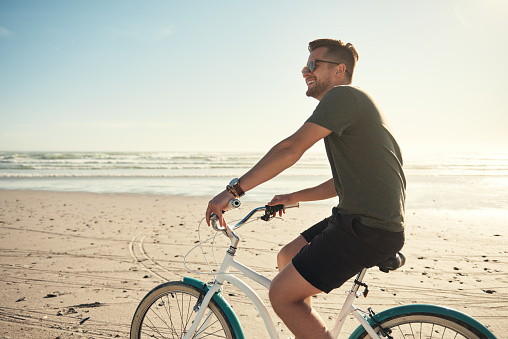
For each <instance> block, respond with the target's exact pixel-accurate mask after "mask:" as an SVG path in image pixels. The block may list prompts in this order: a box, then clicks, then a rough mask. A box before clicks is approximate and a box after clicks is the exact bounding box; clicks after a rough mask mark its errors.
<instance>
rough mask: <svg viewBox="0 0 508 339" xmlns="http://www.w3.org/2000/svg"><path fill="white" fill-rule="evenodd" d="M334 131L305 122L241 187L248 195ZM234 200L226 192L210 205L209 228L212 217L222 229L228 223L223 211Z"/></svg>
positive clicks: (245, 177)
mask: <svg viewBox="0 0 508 339" xmlns="http://www.w3.org/2000/svg"><path fill="white" fill-rule="evenodd" d="M330 133H331V131H330V130H329V129H327V128H324V127H321V126H319V125H316V124H313V123H310V122H306V123H305V124H303V126H302V127H300V129H298V131H296V132H295V133H294V134H293V135H291V136H290V137H288V138H286V139H284V140H282V141H281V142H279V143H278V144H277V145H275V146H274V147H273V148H272V149H271V150H270V151H269V152H268V153H267V154H266V155H265V156H264V157H263V158H262V159H261V160H260V161H259V162H258V163H257V164H256V165H255V166H254V167H253V168H252V169H251V170H250V171H248V172H247V173H245V174H244V175H243V176H242V177H241V178H240V186H241V187H242V189H243V190H244V191H245V192H247V191H249V190H251V189H253V188H254V187H256V186H258V185H260V184H262V183H264V182H266V181H268V180H270V179H272V178H274V177H275V176H277V175H279V174H280V173H281V172H283V171H284V170H285V169H287V168H289V167H291V166H293V165H294V164H295V163H296V162H297V161H298V159H300V157H301V156H302V155H303V153H305V151H307V150H308V149H309V148H310V147H311V146H312V145H314V144H315V143H316V142H317V141H319V140H321V139H323V138H324V137H326V136H327V135H328V134H330ZM232 198H233V196H232V195H231V194H230V193H229V192H228V191H227V190H224V191H223V192H222V193H220V194H218V195H217V196H215V197H214V198H213V199H212V200H210V202H209V203H208V208H207V210H206V221H207V223H208V225H210V214H211V213H214V214H215V215H217V217H218V218H219V222H220V225H221V226H224V224H225V221H224V218H223V217H222V210H223V209H224V208H225V207H226V205H227V204H228V202H229V200H231V199H232Z"/></svg>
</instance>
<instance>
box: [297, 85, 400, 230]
mask: <svg viewBox="0 0 508 339" xmlns="http://www.w3.org/2000/svg"><path fill="white" fill-rule="evenodd" d="M307 122H311V123H314V124H317V125H319V126H322V127H325V128H327V129H329V130H331V131H332V133H330V134H329V135H328V136H326V137H325V138H324V142H325V147H326V153H327V156H328V160H329V162H330V166H331V169H332V175H333V181H334V184H335V190H336V192H337V195H338V196H339V205H338V209H339V211H340V212H341V213H345V214H351V215H356V216H358V217H359V218H360V221H361V223H362V224H364V225H367V226H370V227H375V228H380V229H385V230H388V231H393V232H400V231H403V230H404V210H405V200H406V193H405V190H406V179H405V176H404V172H403V170H402V155H401V151H400V148H399V146H398V144H397V142H396V141H395V139H394V137H393V136H392V134H391V132H390V131H389V129H388V127H387V125H386V122H385V120H384V118H383V116H382V114H381V112H380V110H379V109H378V107H377V106H376V104H375V103H374V101H373V100H372V98H371V97H370V96H369V95H368V94H367V93H365V92H364V91H363V90H361V89H359V88H357V87H352V86H338V87H335V88H333V89H331V90H330V91H329V92H328V93H326V94H325V96H324V97H323V98H322V99H321V101H320V102H319V104H318V106H317V107H316V109H315V110H314V112H313V113H312V115H311V117H310V118H309V119H308V120H307Z"/></svg>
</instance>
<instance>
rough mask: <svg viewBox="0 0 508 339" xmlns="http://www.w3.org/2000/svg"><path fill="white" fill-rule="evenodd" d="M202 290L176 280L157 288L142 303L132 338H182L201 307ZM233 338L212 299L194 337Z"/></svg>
mask: <svg viewBox="0 0 508 339" xmlns="http://www.w3.org/2000/svg"><path fill="white" fill-rule="evenodd" d="M200 294H201V290H200V289H198V288H197V287H195V286H192V285H189V284H186V283H183V282H180V281H175V282H168V283H165V284H162V285H159V286H157V287H156V288H154V289H153V290H152V291H150V292H149V293H148V294H147V295H146V296H145V297H144V299H143V300H142V301H141V303H140V304H139V306H138V308H137V310H136V313H135V314H134V317H133V319H132V324H131V339H138V338H183V336H184V335H185V334H186V333H187V331H188V330H189V328H190V327H191V325H192V323H193V321H194V318H195V317H196V314H197V311H198V309H199V307H200V305H198V299H199V296H200ZM204 337H207V338H228V339H234V338H235V336H234V332H233V330H232V326H231V324H230V322H229V320H228V319H227V317H226V315H225V313H224V311H223V310H222V309H221V308H220V306H219V305H218V304H217V303H216V302H215V301H214V300H213V299H212V300H210V302H209V304H208V307H207V310H206V311H205V314H204V316H203V319H202V320H201V323H200V325H199V326H198V329H197V331H196V333H195V336H194V337H193V338H204Z"/></svg>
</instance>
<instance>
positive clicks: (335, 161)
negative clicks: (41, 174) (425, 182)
mask: <svg viewBox="0 0 508 339" xmlns="http://www.w3.org/2000/svg"><path fill="white" fill-rule="evenodd" d="M309 51H310V55H309V58H308V61H307V65H306V66H305V67H304V68H303V70H302V74H303V77H304V79H305V82H306V84H307V93H306V94H307V96H310V97H313V98H316V99H317V100H318V101H319V104H318V105H317V107H316V109H315V110H314V112H313V113H312V115H311V116H310V117H309V118H308V119H307V121H305V123H304V124H303V125H302V126H301V127H300V128H299V129H298V130H297V131H296V132H295V133H294V134H293V135H291V136H290V137H288V138H286V139H284V140H283V141H281V142H280V143H278V144H277V145H275V146H274V147H273V148H272V149H270V151H269V152H268V153H267V154H266V155H265V156H264V157H263V158H262V159H261V160H260V161H259V162H258V163H257V164H256V165H255V166H254V167H253V168H252V169H251V170H249V171H248V172H247V173H245V174H244V175H243V176H242V177H240V179H236V180H233V181H232V182H231V183H230V184H229V185H227V188H226V190H224V191H223V192H221V193H220V194H218V195H217V196H215V197H214V198H213V199H212V200H211V201H210V202H209V204H208V208H207V210H206V218H207V222H208V224H210V214H211V213H214V214H216V215H217V216H218V218H219V222H220V224H221V225H225V220H224V218H223V216H222V210H224V209H225V207H226V206H227V204H228V202H229V201H230V200H231V198H234V197H240V196H242V195H243V194H244V193H245V192H248V191H249V190H251V189H253V188H254V187H256V186H258V185H260V184H262V183H264V182H266V181H268V180H270V179H272V178H274V177H275V176H277V175H278V174H280V173H281V172H282V171H284V170H285V169H287V168H289V167H291V166H292V165H294V164H295V163H296V162H297V161H298V159H300V157H301V156H302V155H303V153H304V152H306V151H307V150H308V149H309V148H310V147H311V146H312V145H314V144H315V143H316V142H317V141H319V140H321V139H324V144H325V148H326V152H327V155H328V160H329V162H330V167H331V171H332V178H331V179H330V180H328V181H326V182H324V183H322V184H320V185H318V186H315V187H311V188H307V189H303V190H301V191H297V192H293V193H289V194H281V195H276V196H275V197H274V198H273V199H272V200H271V201H270V202H269V205H276V204H285V205H288V204H294V203H297V202H302V201H315V200H322V199H328V198H332V197H335V196H338V197H339V204H338V205H337V206H336V207H334V208H333V210H332V215H331V216H330V217H328V218H326V219H324V220H323V221H321V222H319V223H317V224H316V225H314V226H312V227H310V228H309V229H307V230H305V231H304V232H302V233H301V234H300V235H299V236H298V237H297V238H296V239H294V240H293V241H292V242H290V243H289V244H287V245H286V246H284V247H283V248H282V249H281V251H280V252H279V254H278V256H277V264H278V267H279V271H280V272H279V274H278V275H277V276H276V277H275V278H274V279H273V281H272V283H271V285H270V293H269V296H270V301H271V303H272V306H273V309H274V310H275V312H276V313H277V315H278V316H279V317H280V318H281V319H282V320H283V321H284V323H285V324H286V326H287V327H288V328H289V330H291V332H292V333H293V334H295V336H296V338H315V339H317V338H331V337H330V334H329V332H328V329H327V328H326V326H325V324H324V322H323V320H322V319H321V318H320V316H319V315H318V314H317V313H316V312H315V310H314V309H313V308H312V305H311V302H310V298H311V297H312V296H313V295H316V294H318V293H322V292H325V293H329V292H330V291H331V290H332V289H335V288H337V287H339V286H341V285H342V284H343V283H344V282H346V281H347V280H348V279H349V278H351V277H352V276H354V275H355V274H356V273H358V272H359V271H361V270H362V269H363V268H364V267H371V266H374V265H376V264H377V263H379V262H380V261H382V260H384V259H386V258H389V257H391V256H393V255H394V254H396V253H397V252H398V251H399V250H400V249H401V248H402V246H403V245H404V209H405V188H406V180H405V176H404V172H403V169H402V155H401V151H400V148H399V146H398V144H397V142H396V141H395V138H394V137H393V135H392V133H391V132H390V130H389V128H388V126H387V124H386V120H385V119H384V117H383V115H382V113H381V112H380V110H379V108H378V107H377V106H376V104H375V102H374V101H373V100H372V98H371V97H370V96H369V95H368V94H367V93H366V92H365V91H363V90H362V89H359V88H357V87H353V86H351V83H352V79H353V72H354V69H355V66H356V62H357V60H358V53H357V51H356V49H355V48H354V46H353V45H352V44H350V43H347V44H345V43H343V42H342V41H340V40H339V41H337V40H332V39H318V40H314V41H312V42H310V43H309Z"/></svg>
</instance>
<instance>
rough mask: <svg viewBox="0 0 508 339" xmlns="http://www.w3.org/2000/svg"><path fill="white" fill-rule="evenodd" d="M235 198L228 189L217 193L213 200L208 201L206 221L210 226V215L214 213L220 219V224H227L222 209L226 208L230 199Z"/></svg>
mask: <svg viewBox="0 0 508 339" xmlns="http://www.w3.org/2000/svg"><path fill="white" fill-rule="evenodd" d="M232 198H233V196H232V195H231V193H229V192H228V191H223V192H222V193H220V194H218V195H216V196H215V197H214V198H213V199H212V200H210V201H209V202H208V208H207V209H206V215H205V216H206V223H207V224H208V226H210V215H211V214H212V213H213V214H215V215H216V216H217V218H218V219H219V224H220V225H221V226H222V227H224V226H226V220H224V216H223V215H222V211H224V210H225V209H226V206H228V204H229V201H230V200H231V199H232Z"/></svg>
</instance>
